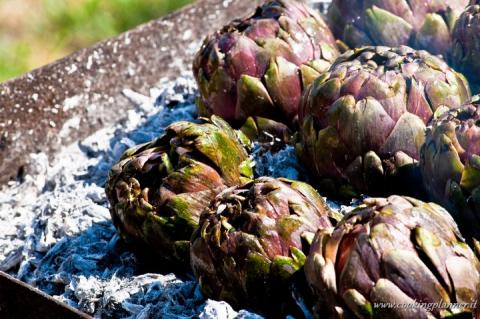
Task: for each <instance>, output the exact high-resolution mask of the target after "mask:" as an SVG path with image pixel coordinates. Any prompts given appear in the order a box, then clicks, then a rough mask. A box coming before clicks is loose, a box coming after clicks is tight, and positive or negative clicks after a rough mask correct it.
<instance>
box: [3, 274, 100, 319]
mask: <svg viewBox="0 0 480 319" xmlns="http://www.w3.org/2000/svg"><path fill="white" fill-rule="evenodd" d="M0 318H2V319H20V318H36V319H43V318H45V319H47V318H48V319H50V318H72V319H91V317H90V316H88V315H86V314H84V313H82V312H80V311H78V310H76V309H74V308H72V307H69V306H67V305H66V304H64V303H62V302H60V301H58V300H55V299H53V298H52V297H50V296H48V295H46V294H44V293H42V292H40V291H39V290H37V289H35V288H32V287H31V286H29V285H27V284H25V283H23V282H21V281H19V280H16V279H14V278H13V277H10V276H8V275H7V274H5V273H3V272H0Z"/></svg>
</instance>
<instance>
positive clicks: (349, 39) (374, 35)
mask: <svg viewBox="0 0 480 319" xmlns="http://www.w3.org/2000/svg"><path fill="white" fill-rule="evenodd" d="M468 3H469V0H443V1H437V0H434V1H432V0H358V1H357V0H333V2H332V5H331V6H330V9H329V11H328V18H329V24H330V26H331V28H332V31H333V33H334V34H335V36H336V37H337V38H339V39H342V40H343V41H345V43H346V44H347V45H348V46H350V47H351V48H357V47H361V46H364V45H386V46H391V47H397V46H400V45H409V46H411V47H413V48H415V49H423V50H428V51H430V52H431V53H433V54H442V55H443V56H446V54H447V53H448V51H449V49H450V45H451V34H450V31H451V30H452V29H453V25H454V23H455V20H456V19H457V18H458V17H459V16H460V14H461V13H462V11H463V10H464V9H465V7H466V6H467V5H468Z"/></svg>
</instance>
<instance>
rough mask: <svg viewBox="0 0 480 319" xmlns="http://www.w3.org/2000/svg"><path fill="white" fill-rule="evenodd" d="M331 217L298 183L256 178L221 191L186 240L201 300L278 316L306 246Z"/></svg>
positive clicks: (310, 191) (313, 194)
mask: <svg viewBox="0 0 480 319" xmlns="http://www.w3.org/2000/svg"><path fill="white" fill-rule="evenodd" d="M336 214H337V213H334V212H332V211H330V210H329V208H328V207H327V206H326V203H325V201H324V200H323V199H322V197H320V196H319V195H318V193H317V192H316V191H315V190H314V189H313V188H312V187H311V186H309V185H307V184H304V183H301V182H296V181H290V180H285V179H273V178H269V177H262V178H259V179H257V180H255V181H253V182H250V183H248V184H246V185H244V186H242V187H235V188H230V189H227V190H225V191H224V192H223V193H221V194H219V195H218V196H217V198H216V199H215V200H214V202H213V203H212V205H211V206H210V208H209V209H208V210H207V211H205V213H204V214H203V215H202V217H201V221H200V226H199V228H198V229H197V231H196V232H195V233H194V235H193V236H192V246H191V263H192V269H193V271H194V273H195V276H196V277H197V278H198V280H199V282H200V287H201V290H202V292H203V294H204V295H205V296H207V297H208V298H214V299H221V300H225V301H227V302H229V303H230V304H232V305H233V306H234V307H247V308H250V309H253V310H256V311H259V312H263V313H267V314H269V315H271V316H280V312H283V311H286V309H287V308H288V307H286V305H288V299H289V294H290V291H289V289H288V287H289V283H290V282H291V279H292V276H293V275H294V274H295V273H296V272H297V271H298V270H299V269H300V268H302V266H303V263H304V261H305V259H306V257H305V254H306V253H308V248H309V245H308V242H309V241H311V240H312V238H313V236H314V234H315V232H316V230H317V229H318V228H320V229H324V228H328V227H331V226H332V224H331V221H330V218H332V219H338V216H337V215H336ZM273 304H274V305H275V306H273V307H272V305H273Z"/></svg>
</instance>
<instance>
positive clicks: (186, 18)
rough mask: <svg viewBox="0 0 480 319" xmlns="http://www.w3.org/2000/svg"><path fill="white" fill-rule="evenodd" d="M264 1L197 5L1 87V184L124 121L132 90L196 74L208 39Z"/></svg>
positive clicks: (206, 1) (212, 1) (212, 0)
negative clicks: (195, 62)
mask: <svg viewBox="0 0 480 319" xmlns="http://www.w3.org/2000/svg"><path fill="white" fill-rule="evenodd" d="M259 2H260V0H255V1H244V0H224V1H221V0H200V1H198V2H196V3H195V4H193V5H191V6H188V7H185V8H183V9H182V10H180V11H178V12H176V13H174V14H172V15H169V16H167V17H166V18H164V19H160V20H156V21H153V22H150V23H147V24H145V25H142V26H140V27H138V28H136V29H133V30H131V31H129V32H126V33H124V34H122V35H120V36H118V37H116V38H113V39H111V40H108V41H105V42H102V43H100V44H98V45H95V46H93V47H91V48H88V49H84V50H82V51H79V52H77V53H75V54H73V55H71V56H69V57H67V58H65V59H63V60H60V61H58V62H55V63H53V64H51V65H48V66H45V67H43V68H41V69H38V70H35V71H32V72H31V73H28V74H26V75H24V76H22V77H19V78H17V79H14V80H11V81H9V82H6V83H4V84H0V183H4V182H6V181H8V180H11V179H15V178H16V177H17V174H19V172H22V171H23V167H24V165H25V164H26V161H27V155H28V154H29V153H31V152H40V151H44V152H47V153H48V154H49V155H50V156H51V155H52V154H54V153H55V151H56V150H58V148H59V147H60V146H61V145H67V144H69V143H71V142H74V141H76V140H78V139H80V138H82V137H86V136H88V135H89V134H90V133H92V132H93V131H95V130H97V129H99V128H101V127H102V126H105V125H108V124H111V123H114V122H116V121H118V120H119V119H120V118H121V117H123V116H124V114H125V110H127V109H128V108H130V107H131V104H130V103H129V102H128V101H127V100H126V99H125V97H123V96H122V90H123V89H125V88H129V89H132V90H135V91H138V92H141V93H146V91H147V90H148V88H151V87H152V86H154V85H155V84H156V83H157V82H158V80H159V79H160V78H161V77H164V76H172V77H174V76H176V75H177V74H179V73H180V72H182V71H183V70H185V69H189V68H190V64H191V61H192V57H193V55H194V53H195V51H196V50H197V49H198V47H199V46H200V42H201V39H202V38H203V37H204V36H205V35H206V34H207V33H209V32H211V31H213V30H214V29H216V28H219V27H220V26H221V25H223V24H225V23H226V22H227V21H229V20H231V19H232V18H234V17H237V16H238V15H243V14H247V13H249V12H251V11H252V9H254V7H255V6H256V5H258V3H259Z"/></svg>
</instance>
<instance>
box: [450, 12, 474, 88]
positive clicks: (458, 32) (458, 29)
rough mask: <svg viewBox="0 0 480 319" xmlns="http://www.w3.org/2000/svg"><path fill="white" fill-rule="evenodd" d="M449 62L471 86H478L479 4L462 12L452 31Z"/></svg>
mask: <svg viewBox="0 0 480 319" xmlns="http://www.w3.org/2000/svg"><path fill="white" fill-rule="evenodd" d="M452 39H453V40H452V41H453V43H452V50H451V63H452V65H453V67H454V68H455V69H456V70H458V71H460V72H463V73H464V74H465V75H466V76H467V78H468V79H469V81H470V83H471V84H472V87H473V88H475V89H476V90H478V88H479V87H480V49H479V48H480V5H472V6H470V7H468V8H467V10H466V11H465V12H463V13H462V15H461V16H460V18H459V19H458V20H457V22H456V23H455V28H454V29H453V33H452Z"/></svg>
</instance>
